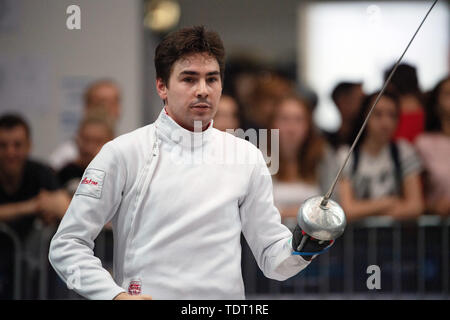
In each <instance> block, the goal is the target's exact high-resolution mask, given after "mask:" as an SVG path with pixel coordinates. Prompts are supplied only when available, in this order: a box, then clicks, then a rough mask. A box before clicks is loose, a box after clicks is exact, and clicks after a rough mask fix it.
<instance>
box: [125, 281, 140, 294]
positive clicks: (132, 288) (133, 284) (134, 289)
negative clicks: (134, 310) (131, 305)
mask: <svg viewBox="0 0 450 320" xmlns="http://www.w3.org/2000/svg"><path fill="white" fill-rule="evenodd" d="M141 293H142V282H141V280H131V281H130V285H129V286H128V294H129V295H130V296H138V295H140V294H141Z"/></svg>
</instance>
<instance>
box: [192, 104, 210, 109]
mask: <svg viewBox="0 0 450 320" xmlns="http://www.w3.org/2000/svg"><path fill="white" fill-rule="evenodd" d="M191 108H192V109H196V110H207V109H211V105H209V104H207V103H198V104H194V105H192V106H191Z"/></svg>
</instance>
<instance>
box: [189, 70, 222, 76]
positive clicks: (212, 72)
mask: <svg viewBox="0 0 450 320" xmlns="http://www.w3.org/2000/svg"><path fill="white" fill-rule="evenodd" d="M219 74H220V72H219V71H211V72H208V73H207V74H206V75H207V76H216V75H219ZM182 75H190V76H198V75H199V73H198V72H196V71H190V70H185V71H182V72H180V76H182Z"/></svg>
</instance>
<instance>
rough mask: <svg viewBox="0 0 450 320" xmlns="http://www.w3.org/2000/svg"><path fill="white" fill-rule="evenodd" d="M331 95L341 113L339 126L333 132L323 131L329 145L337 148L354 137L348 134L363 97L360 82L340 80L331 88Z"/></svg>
mask: <svg viewBox="0 0 450 320" xmlns="http://www.w3.org/2000/svg"><path fill="white" fill-rule="evenodd" d="M331 97H332V99H333V102H334V104H335V105H336V107H337V108H338V110H339V113H340V114H341V127H340V128H339V130H338V131H337V132H335V133H329V132H325V136H326V138H327V140H328V142H329V143H330V145H331V146H332V147H333V148H334V149H335V150H337V149H338V147H339V146H341V145H345V144H350V143H351V142H352V139H353V138H354V137H351V136H350V135H351V134H352V124H353V122H354V121H355V117H356V116H357V115H358V113H359V107H360V106H361V102H362V100H363V99H364V92H363V89H362V83H360V82H340V83H338V84H337V85H336V87H335V88H334V89H333V92H332V93H331Z"/></svg>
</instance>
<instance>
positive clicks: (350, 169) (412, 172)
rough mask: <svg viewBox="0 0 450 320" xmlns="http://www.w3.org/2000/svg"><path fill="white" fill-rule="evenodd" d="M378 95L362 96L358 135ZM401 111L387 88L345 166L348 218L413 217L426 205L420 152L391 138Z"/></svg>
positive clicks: (341, 154)
mask: <svg viewBox="0 0 450 320" xmlns="http://www.w3.org/2000/svg"><path fill="white" fill-rule="evenodd" d="M376 95H377V93H374V94H372V95H370V96H368V97H367V98H365V99H364V101H363V104H362V106H361V110H360V114H359V116H358V118H357V121H356V122H355V128H354V132H355V134H354V136H356V132H358V130H359V129H360V128H361V125H362V123H363V121H364V118H365V117H366V115H367V113H368V111H369V109H370V107H371V106H372V104H373V103H374V100H375V98H376ZM399 114H400V107H399V104H398V100H397V97H396V96H395V95H393V94H390V93H385V94H384V95H383V96H382V97H381V99H380V100H379V102H378V104H377V106H376V107H375V109H374V111H373V113H372V115H371V117H370V118H369V121H368V123H367V127H366V129H365V130H364V131H363V134H362V136H361V139H360V141H359V142H358V144H357V146H356V148H355V150H354V152H353V154H352V157H351V158H350V159H349V162H348V163H347V166H346V167H345V169H344V171H343V176H342V179H341V182H340V200H341V204H342V207H343V209H344V211H345V213H346V215H347V218H348V219H349V220H354V219H357V218H362V217H366V216H371V215H389V216H392V217H394V218H398V219H400V218H412V217H417V216H418V215H420V214H421V213H422V211H423V200H422V191H421V184H420V171H421V164H420V161H419V158H418V156H417V155H416V153H415V150H414V149H413V147H412V146H411V145H410V144H409V143H408V142H406V141H404V140H398V141H397V142H394V141H393V135H394V132H395V129H396V127H397V121H398V117H399ZM348 150H349V147H348V146H344V147H341V148H340V149H339V152H338V158H339V159H340V161H341V163H342V162H343V161H344V158H345V157H346V155H347V153H348Z"/></svg>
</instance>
